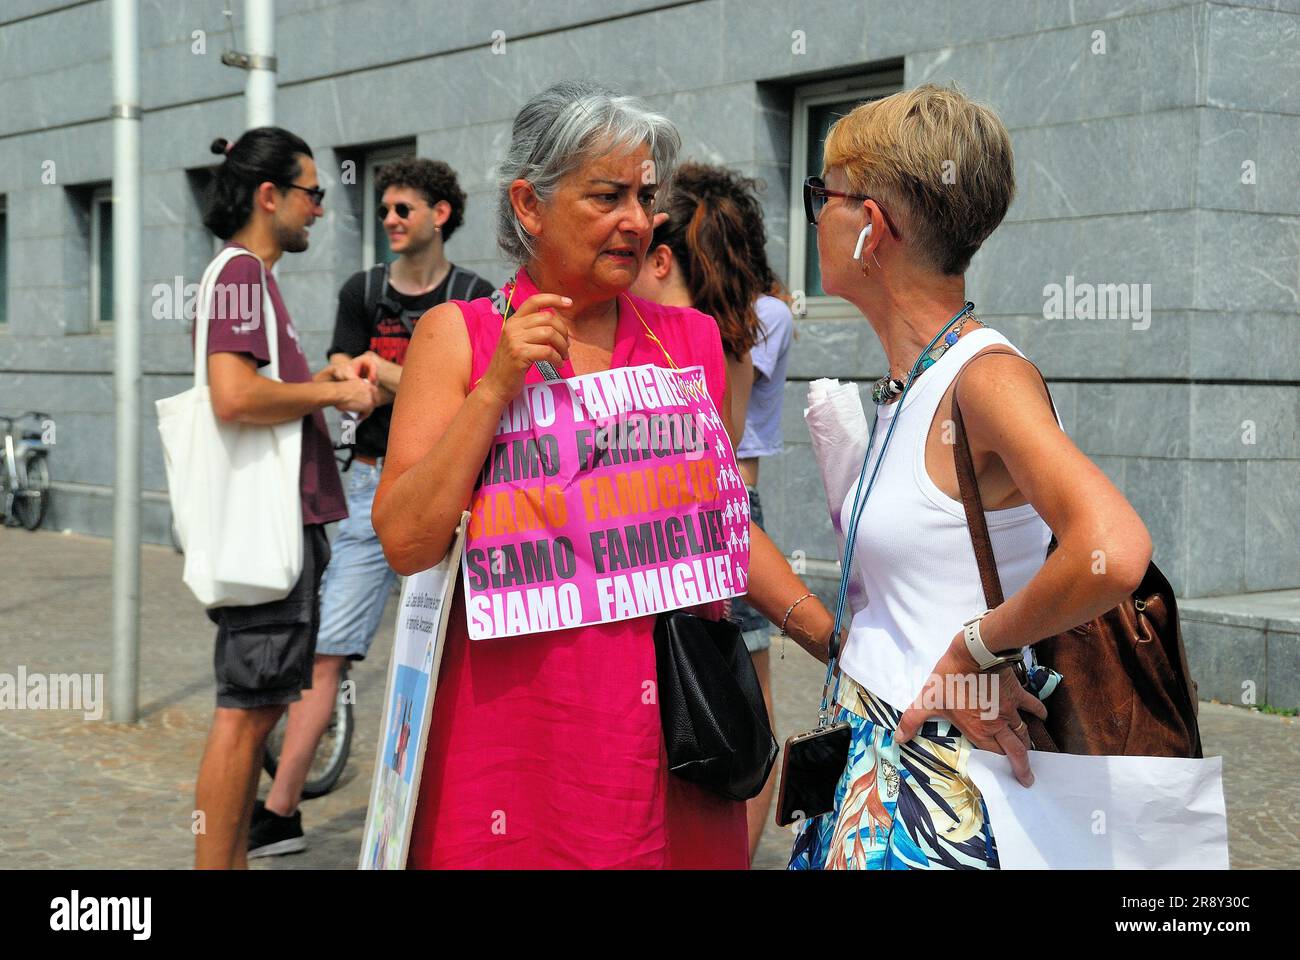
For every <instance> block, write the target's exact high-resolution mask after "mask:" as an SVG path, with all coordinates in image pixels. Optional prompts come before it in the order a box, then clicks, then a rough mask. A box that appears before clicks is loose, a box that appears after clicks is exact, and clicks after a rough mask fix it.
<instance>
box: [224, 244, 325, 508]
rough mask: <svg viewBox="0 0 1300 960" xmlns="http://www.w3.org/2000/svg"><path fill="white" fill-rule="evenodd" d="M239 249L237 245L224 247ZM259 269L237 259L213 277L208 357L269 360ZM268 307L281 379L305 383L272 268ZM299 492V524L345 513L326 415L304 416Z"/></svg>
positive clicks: (303, 361)
mask: <svg viewBox="0 0 1300 960" xmlns="http://www.w3.org/2000/svg"><path fill="white" fill-rule="evenodd" d="M227 246H237V244H227ZM262 276H263V273H262V270H261V267H260V266H259V264H258V261H257V258H256V257H251V256H250V257H243V256H241V257H235V258H233V259H232V260H231V261H230V262H229V263H228V264H226V266H225V268H224V269H222V271H221V276H220V277H218V278H217V295H216V296H215V297H214V298H213V310H212V320H211V322H210V323H209V324H208V354H209V355H211V354H214V353H242V354H245V355H247V356H250V357H253V358H254V359H255V360H256V361H257V365H258V366H259V367H262V366H265V365H266V364H268V363H270V362H271V354H270V352H269V351H268V350H267V343H266V327H265V325H264V324H262V322H261V314H262ZM265 276H266V286H267V290H268V292H269V293H270V295H271V306H272V307H274V308H275V324H276V331H277V334H278V336H277V340H278V342H279V347H280V379H281V380H283V381H284V382H285V383H306V382H308V381H309V380H311V368H310V367H308V366H307V357H306V356H305V355H304V354H303V352H302V347H301V346H299V344H298V331H297V330H295V329H294V327H293V321H292V320H290V319H289V311H288V310H287V309H285V306H284V300H283V299H281V297H280V287H279V286H278V285H277V284H276V282H275V276H274V274H272V273H271V271H270V270H267V271H266V273H265ZM298 483H299V489H300V490H301V491H302V522H303V523H330V522H332V521H334V520H342V519H343V518H344V517H346V516H347V515H348V503H347V498H346V497H344V495H343V484H342V482H341V481H340V480H339V469H338V464H337V463H336V462H335V460H334V445H333V443H332V442H331V440H330V435H329V429H328V428H327V427H326V426H325V416H324V414H322V413H321V412H320V411H319V410H314V411H312V413H310V414H308V415H307V416H305V417H303V418H302V466H301V468H300V469H299V472H298Z"/></svg>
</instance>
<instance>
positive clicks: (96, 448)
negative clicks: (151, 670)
mask: <svg viewBox="0 0 1300 960" xmlns="http://www.w3.org/2000/svg"><path fill="white" fill-rule="evenodd" d="M223 7H235V8H236V9H235V15H234V17H233V20H232V21H231V23H230V24H229V25H228V24H227V21H226V19H225V18H224V17H223V15H222V9H223ZM140 27H141V45H142V51H141V81H142V91H143V104H142V106H143V117H144V119H143V125H142V138H143V141H142V156H143V167H144V169H143V188H144V189H143V194H144V210H143V224H144V227H143V255H144V264H143V289H142V291H141V294H142V298H143V303H144V305H145V309H146V310H147V315H146V316H145V317H144V351H143V358H144V371H145V377H144V391H145V417H144V420H145V422H144V423H143V424H142V436H143V438H144V451H143V483H144V487H145V489H146V491H148V492H147V493H146V495H145V501H144V504H143V516H144V531H145V536H146V539H150V540H153V541H156V542H164V543H165V542H167V541H168V539H169V529H168V528H169V512H168V507H167V501H166V494H165V476H164V471H163V465H162V460H161V455H160V449H159V444H158V436H157V431H156V429H155V424H154V418H153V407H152V402H153V401H154V400H156V399H158V398H160V397H164V396H169V395H171V394H174V393H178V392H180V391H181V390H183V389H185V388H186V386H187V385H188V383H189V380H190V376H191V372H192V363H193V361H192V356H191V348H190V342H189V320H188V318H187V317H186V315H185V310H184V301H185V299H186V292H185V287H186V285H187V284H196V283H197V281H198V278H199V276H200V274H201V272H202V269H203V267H204V265H205V263H206V262H207V260H208V258H209V257H210V256H211V254H212V252H213V239H212V237H211V236H210V235H208V234H207V233H206V232H205V231H204V229H203V227H202V225H201V223H200V198H201V194H202V189H203V186H204V184H205V182H206V178H207V176H208V170H209V169H210V167H211V165H212V163H213V160H214V159H215V158H214V157H213V156H212V155H211V154H210V153H209V151H208V145H209V143H210V142H211V140H212V139H213V138H214V137H217V136H225V137H229V138H231V139H234V138H235V137H236V136H237V135H238V134H239V133H240V132H241V130H242V128H243V117H244V105H243V98H242V91H243V85H244V81H245V75H244V74H243V73H242V72H241V71H239V70H237V69H232V68H230V67H226V66H223V65H222V63H221V53H222V51H223V50H226V49H229V48H231V47H232V46H234V47H238V42H239V40H240V38H242V36H243V31H242V5H239V4H229V3H223V2H221V0H176V2H169V3H165V4H143V5H142V10H141V23H140ZM110 35H111V34H110V29H109V3H108V0H88V2H55V0H6V3H5V4H4V7H3V11H2V12H0V103H3V104H4V108H3V110H2V111H0V413H10V412H19V411H22V410H26V409H31V408H35V409H39V410H42V411H44V412H47V413H49V414H50V416H51V419H52V420H53V421H54V423H55V425H56V426H57V441H56V444H55V447H54V450H53V453H52V457H51V468H52V472H53V475H54V477H55V480H56V482H57V486H56V490H55V496H54V498H53V502H52V509H51V513H50V516H49V519H48V520H47V525H49V526H53V527H56V528H70V529H73V530H77V531H83V532H88V533H93V534H98V535H108V534H109V533H110V528H111V519H110V518H111V495H112V490H111V483H112V477H113V468H112V459H113V439H112V438H113V402H112V398H113V390H112V375H111V370H112V351H113V334H112V330H113V322H112V311H111V303H112V297H111V263H112V259H111V258H112V249H111V247H112V243H111V228H110V224H111V217H112V203H111V184H110V183H109V181H110V178H111V161H112V151H111V133H110V121H109V119H108V117H109V106H110V95H111V82H110ZM275 37H276V47H277V49H276V56H277V58H278V82H279V89H278V92H277V99H276V120H277V122H278V123H279V124H280V125H283V126H285V127H288V128H289V129H291V130H293V131H294V132H296V133H298V134H300V135H301V136H303V137H304V138H305V139H306V140H307V141H308V142H309V143H310V144H311V145H312V147H313V150H314V151H315V153H316V159H317V162H318V164H319V169H320V172H321V178H322V183H323V185H325V186H327V187H328V189H329V196H328V197H327V199H326V209H327V215H326V217H325V218H324V219H323V220H322V221H320V222H318V224H317V225H316V226H315V227H314V228H313V230H312V243H311V248H310V250H308V251H307V252H306V253H304V254H301V255H294V256H287V257H285V258H284V259H283V260H282V262H281V264H280V265H279V266H278V268H277V275H278V277H279V280H280V283H281V286H282V288H283V291H284V295H285V299H286V302H287V304H288V306H289V309H290V311H291V313H292V315H293V318H294V323H295V325H296V326H297V328H298V330H299V331H300V333H301V334H302V336H303V338H304V345H305V347H306V349H307V352H308V356H309V358H310V359H311V361H312V363H313V365H320V364H323V362H324V359H325V358H324V353H323V351H324V348H325V346H326V343H327V339H328V336H329V331H330V329H331V328H332V324H333V319H334V309H335V294H336V291H337V289H338V287H339V286H340V284H342V282H343V281H344V280H345V279H346V278H347V276H348V275H349V274H350V273H352V272H353V271H355V270H358V269H360V268H361V267H362V266H364V265H366V264H368V263H370V262H373V260H374V258H375V257H376V256H379V255H382V254H383V250H382V232H378V231H376V230H375V228H374V224H375V220H374V217H373V205H374V197H373V189H372V187H371V177H372V173H373V169H374V167H375V166H376V165H377V164H378V163H380V162H382V161H383V160H384V159H387V158H391V157H393V156H398V155H402V154H404V153H416V154H418V155H420V156H428V157H436V158H440V159H443V160H445V161H447V162H448V163H450V164H451V165H452V166H453V167H454V168H455V169H456V170H457V171H458V173H459V176H460V180H461V185H462V187H463V188H464V189H465V191H466V192H467V194H468V195H469V206H468V210H467V215H466V220H465V224H464V226H463V227H462V228H461V229H460V231H459V232H458V234H457V235H456V236H455V237H454V238H453V239H452V241H451V242H450V243H449V245H448V255H449V256H450V257H451V259H453V260H454V261H456V262H458V263H461V264H463V265H466V266H469V267H471V268H473V269H475V270H478V271H479V272H481V273H482V274H484V275H485V276H486V277H487V278H488V279H489V280H492V281H494V282H500V281H502V280H504V279H505V277H506V272H507V265H506V264H505V263H503V262H502V261H501V259H500V257H499V254H498V253H497V250H496V247H495V244H494V240H493V232H492V223H493V210H494V206H495V183H494V173H495V169H494V168H495V165H496V163H497V161H498V159H499V158H500V157H501V156H502V155H503V153H504V151H505V148H506V145H507V142H508V138H509V133H510V125H511V120H512V118H513V116H514V114H515V112H516V111H517V110H518V109H519V107H520V106H521V105H522V104H523V103H524V102H525V100H526V99H527V98H528V97H529V96H530V95H532V94H533V93H535V92H537V91H538V90H540V89H542V88H543V87H545V86H546V85H548V84H549V83H551V82H553V81H555V80H558V79H562V78H566V77H573V76H582V77H592V78H596V79H600V80H604V81H607V82H609V83H611V84H614V85H617V86H619V87H621V88H623V89H625V90H627V91H628V92H631V93H635V94H638V95H640V96H642V97H644V98H645V99H646V100H647V101H648V102H649V103H650V104H651V105H652V106H654V107H656V108H658V109H660V110H661V111H662V112H664V113H665V114H666V115H667V116H669V117H670V118H671V119H672V120H674V121H675V122H676V123H677V124H678V126H679V128H680V130H681V133H682V138H683V142H684V156H685V157H688V158H693V159H697V160H701V161H705V162H711V163H723V164H728V165H731V166H734V167H736V168H737V169H739V170H741V171H743V172H745V173H747V174H750V175H755V176H758V177H760V178H761V179H762V180H763V181H764V182H765V183H766V192H765V197H764V199H765V208H766V213H767V225H768V232H769V238H768V249H769V253H770V257H771V260H772V262H773V265H774V266H775V268H776V270H777V272H778V274H779V275H780V276H782V277H783V278H784V279H785V280H786V281H787V282H788V284H789V286H790V288H791V289H792V290H793V291H794V292H795V293H796V296H797V297H798V299H799V305H800V306H801V307H802V309H801V311H800V316H799V318H798V322H797V325H796V329H797V334H796V340H795V344H794V347H793V353H792V358H791V363H790V377H791V379H790V382H789V384H788V386H787V392H786V405H785V452H784V453H783V454H782V455H781V456H779V457H775V458H772V459H771V460H770V461H769V462H767V463H765V464H764V466H763V470H762V479H761V491H762V496H763V500H764V506H765V510H766V512H767V514H768V516H769V517H770V519H771V523H770V532H771V533H772V535H773V537H774V539H775V540H776V542H777V543H778V545H780V546H781V547H782V549H783V550H785V551H786V552H787V553H788V554H791V555H792V556H793V557H794V558H795V561H796V562H797V563H801V564H803V569H804V570H805V572H806V573H807V574H808V575H809V577H810V578H812V579H813V581H814V582H815V583H816V584H817V585H818V587H819V589H820V588H828V587H829V586H830V585H831V583H832V581H831V579H830V578H831V577H834V576H835V564H836V558H835V544H834V540H833V538H832V536H831V533H830V528H829V525H828V523H827V520H826V505H825V503H824V497H823V495H822V493H821V487H820V483H819V481H818V479H817V476H816V473H815V469H814V467H813V465H812V462H811V458H810V456H809V449H808V443H807V433H806V430H805V429H804V427H803V423H802V417H801V414H802V410H803V407H804V403H805V397H806V393H807V384H808V382H809V381H810V380H813V379H816V378H818V377H824V376H834V377H840V378H851V379H854V380H857V381H859V382H870V381H871V380H873V379H874V378H875V377H876V376H878V375H879V374H880V373H881V372H882V355H881V353H880V351H879V348H878V346H877V345H876V343H875V340H874V337H873V335H872V333H871V331H870V329H869V328H868V327H867V326H866V324H865V323H864V322H863V321H862V319H861V318H860V317H858V316H856V315H854V313H853V311H852V309H851V308H848V307H847V306H846V305H845V304H843V303H840V302H836V301H834V300H832V299H830V298H826V297H824V296H821V295H820V287H819V284H818V280H817V270H816V263H815V244H810V243H809V237H810V233H809V228H807V226H806V224H805V223H804V221H803V213H802V204H801V198H800V194H799V189H798V187H797V184H798V183H800V182H801V181H802V179H803V177H804V176H806V175H808V174H809V173H818V172H820V142H821V138H822V137H823V136H824V134H825V130H826V128H827V126H828V125H829V123H830V122H831V120H833V119H834V117H835V116H836V115H838V114H840V113H843V112H845V111H846V110H847V109H849V108H851V106H852V105H853V104H854V103H855V102H857V101H860V100H862V99H864V98H867V97H873V96H881V95H885V94H888V93H890V92H892V91H894V90H898V89H901V88H903V87H910V86H914V85H916V84H918V83H921V82H925V81H934V82H941V83H944V82H950V81H951V82H955V83H957V84H958V85H959V86H960V87H961V88H962V89H963V90H964V91H965V92H966V93H968V94H970V95H972V96H974V97H976V98H978V99H981V100H983V101H985V102H987V103H989V104H990V105H991V106H992V107H994V108H995V109H996V110H997V111H998V113H999V114H1000V116H1001V117H1002V119H1003V120H1004V121H1005V123H1006V125H1007V126H1008V128H1009V129H1010V131H1011V135H1012V138H1013V143H1014V147H1015V151H1016V170H1017V176H1018V193H1017V197H1016V200H1015V203H1014V204H1013V206H1012V208H1011V210H1010V213H1009V215H1008V217H1007V219H1006V221H1005V223H1004V224H1003V226H1002V227H1001V228H1000V229H999V230H998V231H997V232H996V233H995V234H994V235H993V236H992V238H991V239H990V240H989V241H988V242H987V243H986V245H985V247H984V249H983V250H982V251H981V252H980V253H979V254H978V255H977V256H976V257H975V260H974V262H973V264H972V266H971V269H970V272H969V274H968V277H967V280H968V287H967V289H968V295H969V297H970V298H971V299H973V300H974V301H975V302H976V304H977V312H978V314H979V316H980V317H981V318H982V319H983V320H985V321H986V322H988V323H989V324H990V325H992V326H994V327H995V328H997V329H1000V330H1002V331H1003V332H1005V333H1006V334H1007V335H1008V336H1009V337H1010V338H1011V340H1012V341H1013V342H1015V343H1016V344H1017V345H1018V346H1020V347H1021V348H1022V349H1023V350H1024V351H1025V352H1026V353H1027V354H1029V356H1030V357H1031V358H1032V359H1034V360H1035V361H1036V362H1037V363H1038V364H1039V366H1040V367H1041V368H1042V369H1043V371H1044V373H1045V374H1046V376H1047V378H1048V380H1049V382H1050V384H1051V388H1052V391H1053V395H1054V397H1055V399H1056V402H1057V404H1058V406H1059V408H1060V410H1061V413H1062V416H1063V419H1064V422H1065V425H1066V428H1067V430H1068V431H1069V432H1070V434H1071V435H1072V436H1073V437H1074V438H1075V439H1076V441H1077V442H1078V443H1079V444H1080V446H1081V447H1082V448H1083V449H1084V450H1085V451H1086V452H1087V453H1088V454H1089V455H1091V456H1092V457H1093V458H1094V459H1096V461H1097V462H1098V463H1099V464H1100V465H1101V466H1102V468H1103V469H1104V470H1105V471H1106V472H1107V473H1108V474H1109V475H1110V476H1111V477H1112V478H1113V479H1114V480H1115V481H1116V483H1117V484H1118V485H1119V486H1120V488H1121V489H1122V490H1123V491H1124V492H1125V494H1126V495H1127V496H1128V497H1129V498H1130V499H1131V500H1132V502H1133V503H1134V505H1135V506H1136V507H1137V509H1138V510H1139V512H1140V513H1141V514H1142V516H1143V518H1144V519H1145V521H1146V523H1147V525H1148V527H1149V528H1150V530H1151V532H1152V535H1153V537H1154V540H1155V543H1156V560H1157V562H1158V563H1160V564H1161V566H1162V568H1163V569H1164V570H1165V571H1166V572H1167V573H1168V575H1169V577H1170V579H1171V580H1172V581H1173V583H1174V585H1175V587H1176V589H1177V590H1178V592H1179V594H1180V596H1183V597H1187V598H1200V600H1199V601H1198V602H1196V603H1192V604H1189V610H1192V609H1193V608H1195V609H1203V610H1205V611H1208V612H1205V613H1204V616H1203V617H1202V619H1201V620H1197V621H1193V624H1189V625H1188V632H1189V643H1193V645H1194V646H1195V648H1196V652H1194V657H1195V658H1196V659H1198V662H1199V664H1200V667H1201V669H1200V672H1201V673H1202V674H1203V675H1205V676H1210V675H1213V677H1214V678H1215V679H1213V680H1212V681H1211V683H1210V686H1211V689H1209V690H1208V691H1207V689H1206V686H1205V682H1204V681H1203V685H1202V695H1203V696H1205V695H1215V696H1221V697H1223V698H1225V699H1234V700H1235V699H1239V697H1238V696H1237V694H1238V693H1239V691H1238V690H1237V688H1238V687H1239V686H1240V683H1239V681H1243V682H1244V680H1249V679H1250V678H1259V677H1267V678H1268V682H1270V683H1272V684H1273V691H1274V692H1273V693H1270V694H1269V695H1268V697H1267V699H1268V700H1269V701H1270V702H1276V703H1282V701H1283V700H1289V701H1300V690H1297V689H1296V681H1295V678H1294V677H1293V676H1292V677H1290V678H1289V679H1287V678H1283V677H1282V676H1281V675H1280V674H1279V673H1278V672H1277V670H1276V664H1277V663H1278V662H1280V659H1285V658H1287V657H1289V658H1290V661H1291V662H1292V663H1295V662H1296V661H1297V660H1300V633H1297V630H1300V628H1297V627H1296V626H1295V624H1296V623H1297V622H1300V621H1297V620H1295V619H1288V618H1287V616H1286V615H1279V617H1273V618H1271V619H1270V618H1267V617H1265V618H1260V617H1255V618H1253V619H1251V618H1247V619H1246V620H1242V619H1241V618H1237V619H1233V617H1231V616H1228V615H1226V614H1224V615H1223V616H1220V615H1219V613H1215V612H1214V610H1215V609H1217V608H1216V607H1215V604H1214V603H1212V602H1211V600H1209V599H1206V598H1222V597H1229V596H1234V597H1235V596H1239V595H1243V594H1251V593H1255V592H1258V591H1275V590H1285V589H1293V588H1298V587H1300V426H1298V425H1297V424H1298V421H1300V390H1297V386H1298V385H1300V177H1297V176H1296V173H1295V168H1296V162H1297V159H1298V157H1297V153H1298V152H1300V0H1254V2H1199V0H1198V2H1184V0H1071V2H1065V0H980V2H975V0H913V2H909V3H903V4H900V3H886V2H881V0H853V2H842V0H841V2H836V0H800V2H797V3H796V2H790V0H693V2H662V0H660V2H655V0H565V2H558V0H557V2H554V3H551V2H545V3H542V2H538V3H521V2H519V0H514V2H510V0H476V2H473V3H470V2H468V0H466V2H461V0H430V2H414V0H410V2H399V0H348V2H337V3H334V2H329V0H278V3H277V21H276V30H275ZM377 232H378V237H376V233H377ZM1090 304H1091V305H1090ZM823 592H824V593H826V592H828V590H823ZM1219 606H1220V607H1224V608H1225V609H1226V608H1227V607H1230V606H1231V604H1220V605H1219ZM1221 612H1222V611H1220V613H1221ZM1284 614H1285V611H1284ZM1191 615H1192V616H1196V615H1197V614H1195V613H1194V612H1193V613H1192V614H1191ZM1247 621H1249V622H1247ZM1256 621H1258V622H1256ZM1193 634H1194V635H1195V639H1192V635H1193ZM1211 661H1213V662H1211ZM1270 664H1272V665H1273V670H1272V672H1270V669H1269V665H1270ZM1261 682H1263V681H1261ZM1279 684H1280V686H1279ZM1279 698H1281V699H1279ZM1264 699H1265V697H1264V696H1263V695H1261V701H1262V700H1264ZM1282 705H1286V706H1295V705H1296V702H1288V703H1284V704H1282Z"/></svg>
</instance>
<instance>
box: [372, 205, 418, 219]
mask: <svg viewBox="0 0 1300 960" xmlns="http://www.w3.org/2000/svg"><path fill="white" fill-rule="evenodd" d="M388 210H389V206H388V204H386V203H381V204H380V205H379V206H377V207H375V215H376V216H377V217H379V219H380V220H387V219H388ZM392 211H393V213H395V214H397V219H398V220H408V219H410V216H411V214H412V213H414V212H415V207H414V206H412V205H411V204H409V203H395V204H393V206H392Z"/></svg>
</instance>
